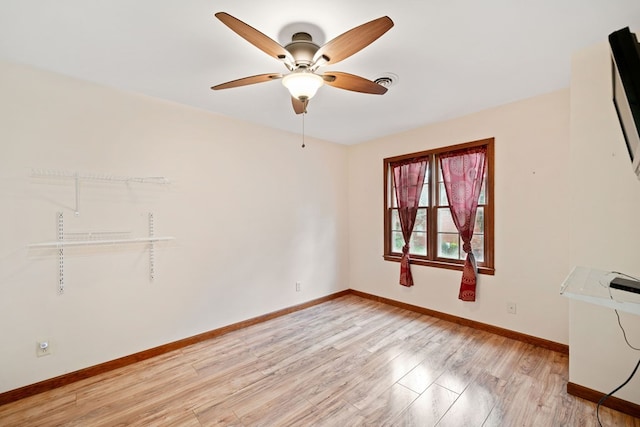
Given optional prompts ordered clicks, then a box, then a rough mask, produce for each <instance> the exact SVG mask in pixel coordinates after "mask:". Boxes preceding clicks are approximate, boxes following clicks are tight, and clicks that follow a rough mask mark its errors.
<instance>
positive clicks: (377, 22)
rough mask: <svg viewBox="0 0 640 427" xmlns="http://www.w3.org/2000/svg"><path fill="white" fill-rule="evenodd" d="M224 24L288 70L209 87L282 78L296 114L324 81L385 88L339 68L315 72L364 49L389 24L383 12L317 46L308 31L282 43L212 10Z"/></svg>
mask: <svg viewBox="0 0 640 427" xmlns="http://www.w3.org/2000/svg"><path fill="white" fill-rule="evenodd" d="M215 16H216V18H218V19H219V20H220V21H222V23H223V24H225V25H226V26H227V27H229V28H231V29H232V30H233V31H235V32H236V33H237V34H238V35H239V36H240V37H242V38H244V39H245V40H247V41H248V42H249V43H251V44H253V45H254V46H256V47H257V48H258V49H260V50H262V51H263V52H265V53H266V54H267V55H269V56H272V57H274V58H275V59H277V60H279V61H281V62H282V63H284V65H285V67H287V69H288V70H289V73H288V74H284V75H283V74H280V73H267V74H258V75H255V76H250V77H244V78H241V79H237V80H232V81H230V82H226V83H221V84H219V85H216V86H213V87H212V88H211V89H213V90H220V89H229V88H233V87H238V86H245V85H251V84H255V83H263V82H269V81H272V80H279V79H282V84H283V85H284V86H285V87H286V88H287V89H289V92H290V94H291V103H292V105H293V110H294V111H295V112H296V114H302V113H306V111H307V105H308V104H309V99H311V98H312V97H313V96H314V95H315V94H316V91H317V90H318V89H319V88H320V87H321V86H322V85H323V84H328V85H329V86H333V87H336V88H339V89H345V90H351V91H354V92H362V93H371V94H376V95H382V94H384V93H385V92H386V91H387V88H386V87H384V86H382V85H379V84H378V83H375V82H373V81H371V80H367V79H365V78H364V77H360V76H356V75H354V74H348V73H343V72H339V71H326V72H324V73H321V74H320V73H317V70H318V68H319V67H322V66H325V65H329V64H335V63H337V62H339V61H342V60H343V59H346V58H348V57H349V56H351V55H353V54H354V53H356V52H358V51H360V50H362V49H364V48H365V47H367V46H368V45H370V44H371V43H373V42H374V41H375V40H377V39H378V38H379V37H380V36H382V35H383V34H384V33H386V32H387V31H388V30H389V29H390V28H391V27H393V21H392V20H391V19H390V18H389V17H388V16H383V17H381V18H378V19H374V20H373V21H370V22H367V23H365V24H362V25H360V26H358V27H355V28H352V29H351V30H349V31H347V32H345V33H343V34H341V35H339V36H337V37H336V38H334V39H332V40H330V41H329V42H327V43H326V44H324V45H323V46H318V45H317V44H315V43H314V42H313V40H312V37H311V35H310V34H309V33H305V32H298V33H295V34H293V36H292V40H291V42H290V43H288V44H287V45H286V46H282V45H280V44H279V43H278V42H276V41H274V40H273V39H271V38H269V37H268V36H266V35H264V34H263V33H261V32H260V31H258V30H256V29H255V28H253V27H251V26H250V25H248V24H245V23H244V22H242V21H240V20H239V19H237V18H234V17H233V16H231V15H229V14H228V13H225V12H218V13H216V14H215Z"/></svg>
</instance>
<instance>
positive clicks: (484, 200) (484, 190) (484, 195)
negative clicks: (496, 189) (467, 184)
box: [478, 176, 487, 205]
mask: <svg viewBox="0 0 640 427" xmlns="http://www.w3.org/2000/svg"><path fill="white" fill-rule="evenodd" d="M478 204H479V205H486V204H487V177H486V176H485V177H484V178H483V179H482V188H481V189H480V197H478Z"/></svg>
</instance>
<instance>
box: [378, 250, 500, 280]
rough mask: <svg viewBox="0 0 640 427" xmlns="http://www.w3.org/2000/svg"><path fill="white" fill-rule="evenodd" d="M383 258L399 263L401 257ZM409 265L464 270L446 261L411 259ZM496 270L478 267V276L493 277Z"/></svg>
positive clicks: (390, 256)
mask: <svg viewBox="0 0 640 427" xmlns="http://www.w3.org/2000/svg"><path fill="white" fill-rule="evenodd" d="M383 258H384V259H385V260H386V261H393V262H400V259H401V257H399V256H396V255H384V256H383ZM411 265H423V266H426V267H438V268H446V269H448V270H459V271H462V269H463V268H464V265H463V264H458V263H454V262H446V261H432V260H424V259H419V258H412V259H411ZM495 272H496V269H495V268H490V267H481V266H479V267H478V273H479V274H486V275H488V276H493V275H495Z"/></svg>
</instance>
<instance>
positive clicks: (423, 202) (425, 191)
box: [418, 176, 429, 206]
mask: <svg viewBox="0 0 640 427" xmlns="http://www.w3.org/2000/svg"><path fill="white" fill-rule="evenodd" d="M424 182H425V183H424V185H423V186H422V193H420V202H419V205H418V206H429V183H428V181H427V178H426V176H425V179H424Z"/></svg>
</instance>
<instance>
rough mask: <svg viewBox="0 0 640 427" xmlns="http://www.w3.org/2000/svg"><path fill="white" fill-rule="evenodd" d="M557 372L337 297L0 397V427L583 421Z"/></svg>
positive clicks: (512, 348)
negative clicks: (53, 385)
mask: <svg viewBox="0 0 640 427" xmlns="http://www.w3.org/2000/svg"><path fill="white" fill-rule="evenodd" d="M567 379H568V357H567V356H566V355H564V354H561V353H556V352H553V351H550V350H545V349H542V348H540V347H535V346H532V345H529V344H525V343H522V342H519V341H514V340H511V339H508V338H505V337H502V336H497V335H493V334H490V333H487V332H483V331H478V330H475V329H472V328H469V327H465V326H460V325H458V324H455V323H451V322H447V321H443V320H439V319H436V318H433V317H429V316H425V315H421V314H418V313H414V312H411V311H407V310H404V309H400V308H397V307H392V306H389V305H385V304H382V303H378V302H374V301H371V300H368V299H363V298H360V297H358V296H355V295H349V296H345V297H341V298H338V299H335V300H332V301H329V302H326V303H323V304H320V305H317V306H314V307H311V308H307V309H305V310H302V311H298V312H295V313H292V314H288V315H286V316H283V317H279V318H276V319H273V320H270V321H268V322H264V323H260V324H257V325H254V326H251V327H248V328H245V329H242V330H238V331H234V332H231V333H229V334H226V335H223V336H221V337H218V338H216V339H213V340H209V341H206V342H202V343H199V344H195V345H192V346H190V347H186V348H183V349H181V350H176V351H173V352H171V353H168V354H165V355H163V356H159V357H156V358H153V359H149V360H146V361H143V362H139V363H137V364H135V365H131V366H128V367H125V368H121V369H118V370H115V371H112V372H109V373H106V374H102V375H99V376H96V377H93V378H90V379H86V380H83V381H80V382H77V383H74V384H70V385H67V386H64V387H62V388H58V389H55V390H52V391H49V392H46V393H42V394H39V395H36V396H32V397H29V398H26V399H23V400H20V401H17V402H13V403H10V404H7V405H4V406H0V425H1V426H4V427H8V426H58V425H63V426H124V425H127V426H218V425H221V426H289V425H295V426H311V425H313V426H337V427H343V426H363V425H366V426H421V427H422V426H434V425H438V426H442V427H447V426H455V427H473V426H485V427H497V426H500V427H504V426H536V427H537V426H595V425H597V423H596V419H595V404H593V403H591V402H588V401H585V400H582V399H579V398H576V397H573V396H570V395H568V394H567V393H566V391H565V390H566V384H567ZM600 417H601V420H602V422H603V425H605V426H638V427H640V420H639V419H636V418H633V417H630V416H628V415H624V414H622V413H620V412H617V411H614V410H611V409H609V408H601V410H600Z"/></svg>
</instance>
